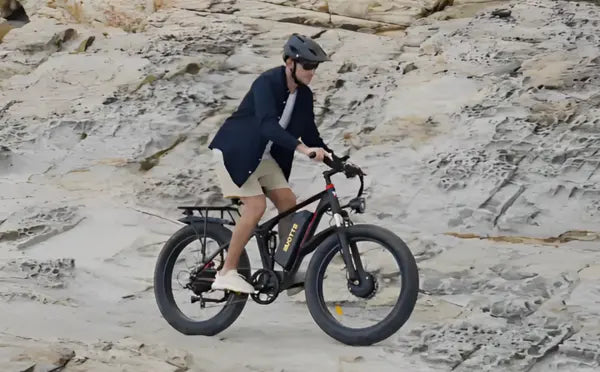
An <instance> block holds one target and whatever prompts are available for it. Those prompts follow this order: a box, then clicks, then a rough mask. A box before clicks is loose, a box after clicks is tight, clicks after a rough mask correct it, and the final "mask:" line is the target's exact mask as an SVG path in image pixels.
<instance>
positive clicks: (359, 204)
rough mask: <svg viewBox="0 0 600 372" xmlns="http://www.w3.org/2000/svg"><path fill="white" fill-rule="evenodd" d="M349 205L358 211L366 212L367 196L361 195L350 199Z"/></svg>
mask: <svg viewBox="0 0 600 372" xmlns="http://www.w3.org/2000/svg"><path fill="white" fill-rule="evenodd" d="M348 206H349V207H350V208H352V209H353V210H354V211H355V212H356V213H365V209H366V207H367V204H366V202H365V198H362V197H360V198H354V199H352V200H350V202H349V203H348Z"/></svg>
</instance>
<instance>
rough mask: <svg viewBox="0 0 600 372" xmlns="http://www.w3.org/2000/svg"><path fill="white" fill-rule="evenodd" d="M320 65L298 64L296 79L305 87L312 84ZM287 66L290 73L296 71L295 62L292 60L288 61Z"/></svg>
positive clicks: (311, 63)
mask: <svg viewBox="0 0 600 372" xmlns="http://www.w3.org/2000/svg"><path fill="white" fill-rule="evenodd" d="M318 65H319V64H318V63H313V62H310V63H309V62H296V78H298V80H300V81H301V82H302V83H303V84H305V85H308V84H310V81H311V80H312V78H313V76H314V75H315V70H316V69H317V66H318ZM287 66H288V68H289V70H290V72H292V71H293V70H294V62H293V61H292V60H290V59H288V61H287Z"/></svg>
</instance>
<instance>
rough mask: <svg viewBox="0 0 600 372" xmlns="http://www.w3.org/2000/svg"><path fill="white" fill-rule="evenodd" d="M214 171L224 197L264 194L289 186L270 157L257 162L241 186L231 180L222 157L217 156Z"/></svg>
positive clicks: (277, 165)
mask: <svg viewBox="0 0 600 372" xmlns="http://www.w3.org/2000/svg"><path fill="white" fill-rule="evenodd" d="M215 173H216V174H217V178H218V179H219V182H220V183H221V192H222V193H223V197H225V198H240V197H246V196H255V195H264V194H265V192H266V191H270V190H274V189H283V188H289V187H290V185H289V184H288V182H287V181H286V180H285V176H284V175H283V172H282V171H281V168H280V167H279V164H277V162H275V160H273V159H270V158H267V159H263V160H262V161H261V162H260V163H259V164H258V167H257V168H256V170H255V171H254V173H252V174H251V175H250V177H249V178H248V179H247V180H246V182H244V184H243V185H242V187H238V186H237V185H236V184H235V183H234V182H233V180H232V179H231V177H230V176H229V173H228V172H227V169H226V168H225V164H224V163H223V158H222V157H218V158H217V162H216V165H215Z"/></svg>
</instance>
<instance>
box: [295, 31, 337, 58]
mask: <svg viewBox="0 0 600 372" xmlns="http://www.w3.org/2000/svg"><path fill="white" fill-rule="evenodd" d="M286 57H290V58H292V59H293V60H296V61H306V62H315V63H321V62H325V61H330V59H329V57H328V56H327V53H325V51H324V50H323V48H321V47H320V46H319V44H317V43H316V42H315V41H314V40H313V39H311V38H309V37H308V36H304V35H299V34H296V33H294V34H292V36H290V38H289V39H288V41H287V42H286V43H285V45H284V46H283V59H284V60H285V59H286Z"/></svg>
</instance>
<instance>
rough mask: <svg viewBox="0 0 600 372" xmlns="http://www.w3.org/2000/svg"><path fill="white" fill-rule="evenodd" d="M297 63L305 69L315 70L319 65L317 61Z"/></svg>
mask: <svg viewBox="0 0 600 372" xmlns="http://www.w3.org/2000/svg"><path fill="white" fill-rule="evenodd" d="M298 63H299V64H300V66H302V68H303V69H304V70H306V71H310V70H316V68H317V67H319V63H318V62H298Z"/></svg>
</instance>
